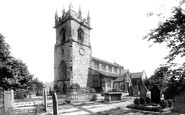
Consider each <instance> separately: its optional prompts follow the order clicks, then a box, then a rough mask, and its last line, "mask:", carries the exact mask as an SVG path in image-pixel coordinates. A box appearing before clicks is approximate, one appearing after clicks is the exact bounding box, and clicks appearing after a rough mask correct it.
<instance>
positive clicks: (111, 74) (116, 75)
mask: <svg viewBox="0 0 185 115" xmlns="http://www.w3.org/2000/svg"><path fill="white" fill-rule="evenodd" d="M91 69H92V68H91ZM92 70H93V71H95V72H98V73H99V74H101V75H104V76H107V77H116V78H117V77H121V76H122V77H123V75H122V74H116V73H111V72H107V71H101V70H95V69H92Z"/></svg>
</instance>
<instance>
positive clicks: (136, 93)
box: [134, 85, 139, 96]
mask: <svg viewBox="0 0 185 115" xmlns="http://www.w3.org/2000/svg"><path fill="white" fill-rule="evenodd" d="M138 92H139V87H138V86H137V85H135V86H134V96H137V95H138Z"/></svg>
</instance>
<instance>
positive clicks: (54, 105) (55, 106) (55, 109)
mask: <svg viewBox="0 0 185 115" xmlns="http://www.w3.org/2000/svg"><path fill="white" fill-rule="evenodd" d="M52 97H53V115H58V100H57V95H56V93H53V96H52Z"/></svg>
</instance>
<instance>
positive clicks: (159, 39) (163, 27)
mask: <svg viewBox="0 0 185 115" xmlns="http://www.w3.org/2000/svg"><path fill="white" fill-rule="evenodd" d="M173 13H174V15H173V16H172V17H170V18H169V19H167V20H166V21H165V22H162V23H160V24H159V26H158V28H156V29H153V30H151V32H149V34H147V35H146V36H145V37H144V39H147V40H148V41H150V40H153V43H159V44H161V43H166V44H167V47H168V48H169V49H170V52H169V55H167V56H166V57H165V58H166V59H168V63H169V62H172V61H173V60H174V59H175V58H176V57H177V56H181V57H184V56H185V39H184V38H185V34H184V33H185V14H184V11H183V9H182V8H180V7H176V8H175V9H174V11H173Z"/></svg>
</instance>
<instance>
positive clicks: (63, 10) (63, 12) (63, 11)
mask: <svg viewBox="0 0 185 115" xmlns="http://www.w3.org/2000/svg"><path fill="white" fill-rule="evenodd" d="M64 14H65V7H64V4H63V9H62V16H64Z"/></svg>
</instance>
